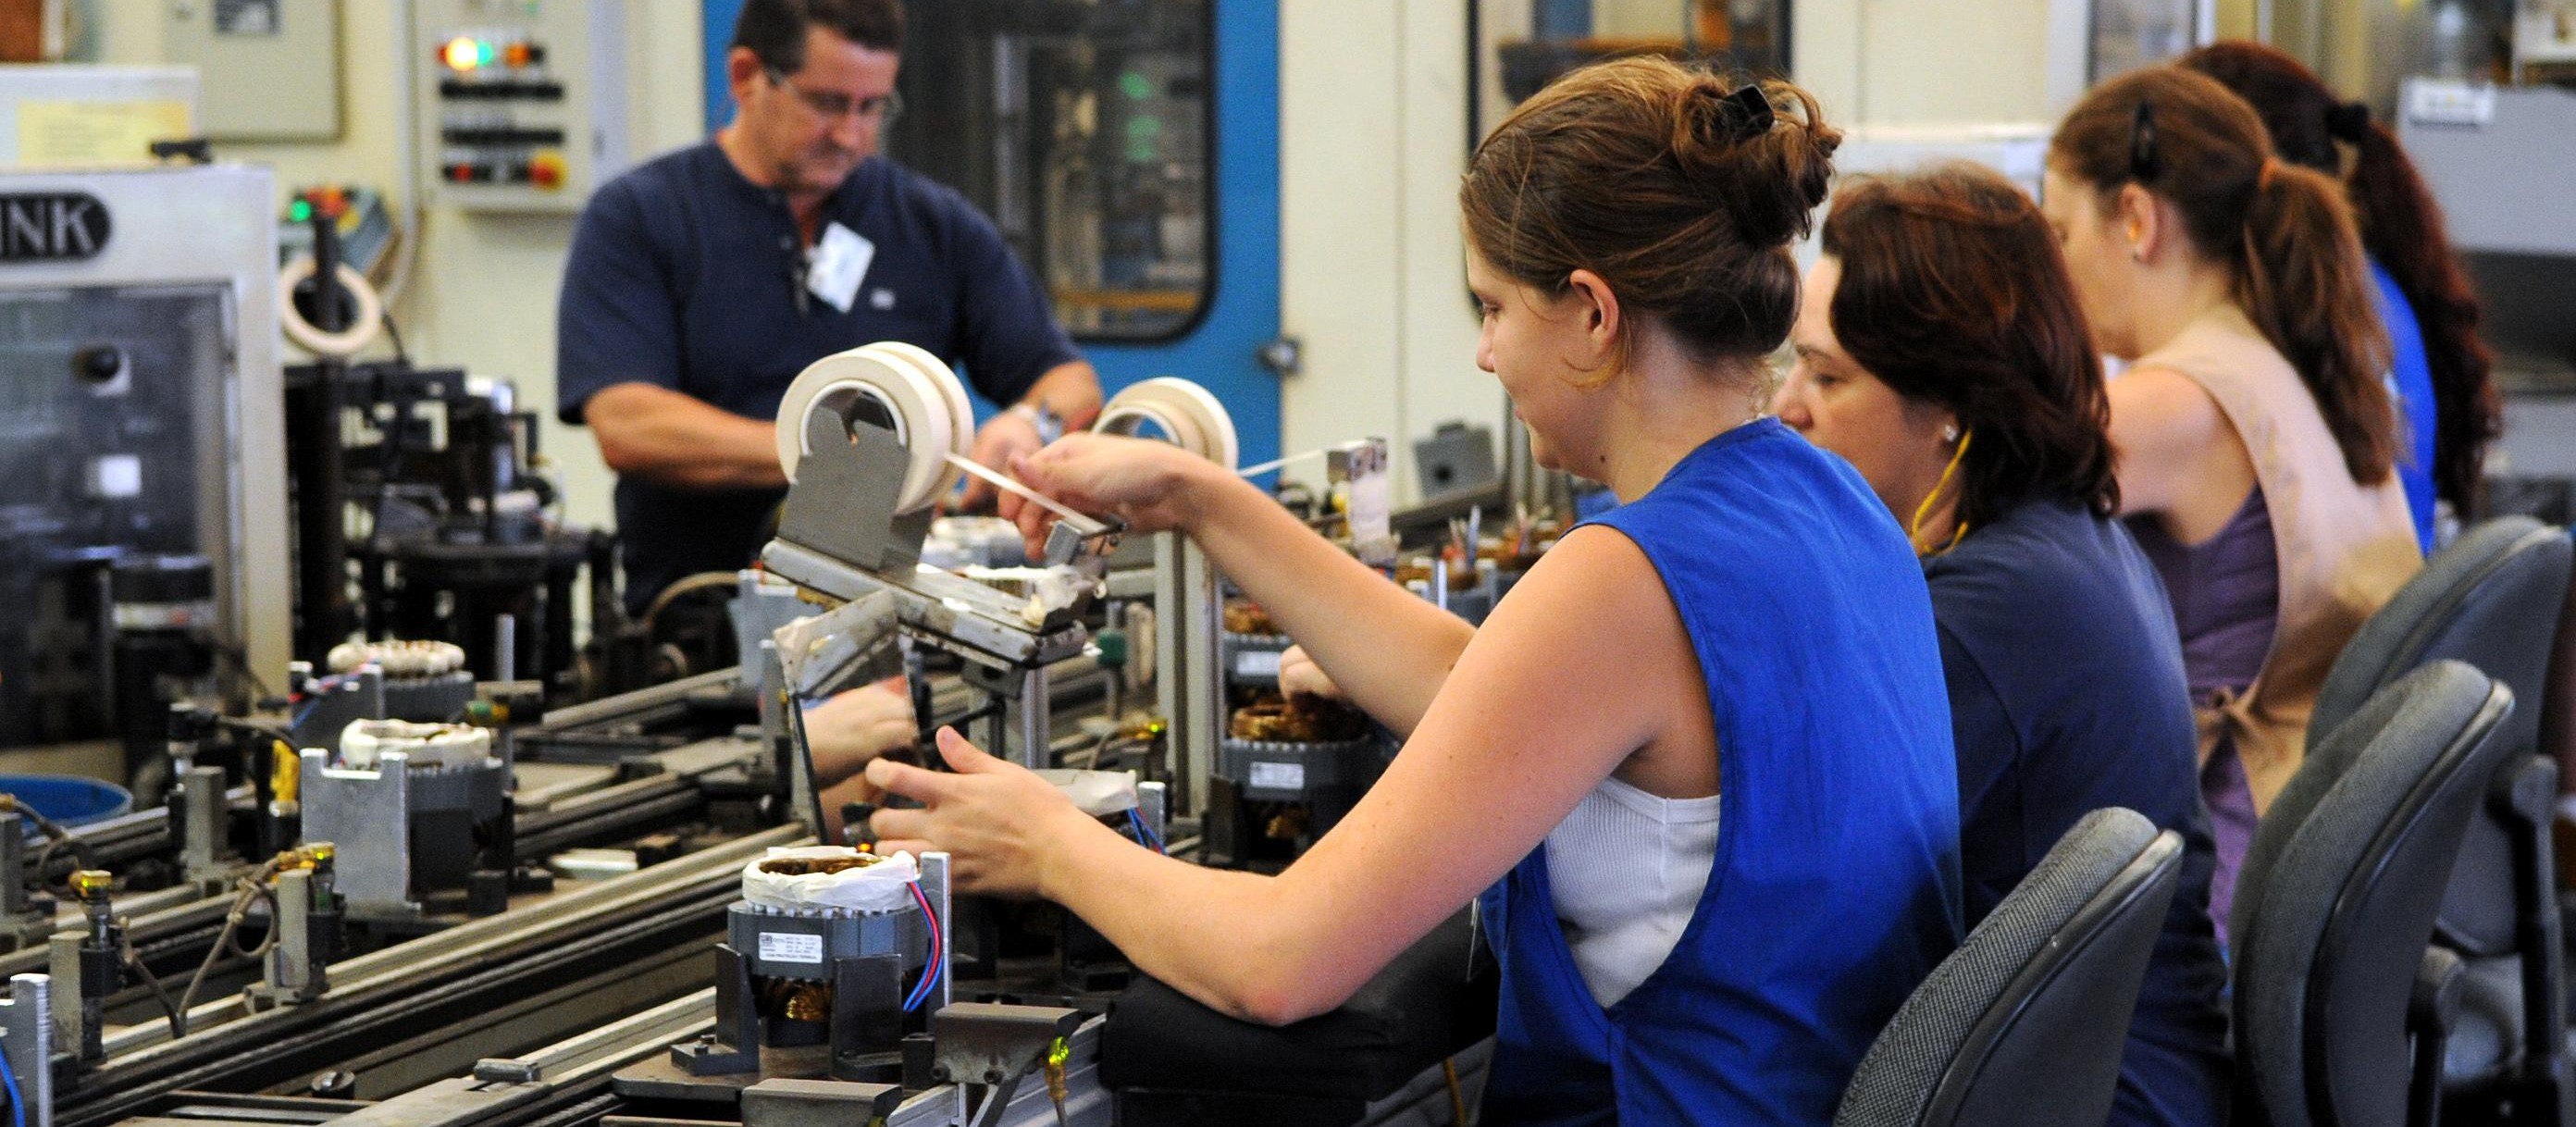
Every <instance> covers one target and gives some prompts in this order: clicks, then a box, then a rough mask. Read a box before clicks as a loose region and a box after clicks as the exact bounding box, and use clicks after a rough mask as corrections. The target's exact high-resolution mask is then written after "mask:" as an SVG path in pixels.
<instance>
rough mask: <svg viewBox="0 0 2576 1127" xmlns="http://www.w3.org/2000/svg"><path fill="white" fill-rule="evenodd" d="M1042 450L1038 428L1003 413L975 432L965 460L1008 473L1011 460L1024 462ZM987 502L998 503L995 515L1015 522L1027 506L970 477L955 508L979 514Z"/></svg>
mask: <svg viewBox="0 0 2576 1127" xmlns="http://www.w3.org/2000/svg"><path fill="white" fill-rule="evenodd" d="M1045 446H1046V443H1045V442H1044V441H1043V440H1042V439H1041V438H1040V437H1039V435H1038V425H1037V424H1036V423H1033V422H1030V421H1029V417H1028V416H1027V415H1026V414H1023V413H1021V412H1018V411H1004V412H1002V413H1000V414H998V415H995V416H993V417H992V418H990V419H988V420H985V422H984V427H983V429H981V430H978V431H976V432H975V447H974V451H973V452H972V453H970V454H968V455H967V456H968V457H970V458H973V459H974V460H975V463H976V464H977V465H980V466H984V467H986V468H988V469H995V470H1000V471H1002V472H1004V473H1008V472H1010V467H1011V460H1012V459H1014V458H1025V457H1027V456H1029V455H1031V454H1035V453H1037V452H1038V451H1039V450H1040V449H1041V448H1043V447H1045ZM988 500H991V501H996V502H997V508H996V510H995V511H996V513H997V514H998V515H999V516H1000V517H1001V518H1002V519H1003V520H1016V519H1018V518H1019V515H1020V506H1022V505H1025V504H1027V503H1028V502H1027V500H1025V499H1024V498H1021V497H1017V496H1014V495H1012V494H1009V493H1003V492H1002V491H1000V490H998V489H995V488H993V486H992V485H991V484H990V483H988V482H986V481H985V480H984V479H982V478H979V477H970V478H967V479H966V496H965V497H964V498H963V499H962V500H960V501H958V503H957V507H958V509H959V511H961V512H970V513H971V512H979V511H981V510H982V508H983V505H984V503H985V502H986V501H988Z"/></svg>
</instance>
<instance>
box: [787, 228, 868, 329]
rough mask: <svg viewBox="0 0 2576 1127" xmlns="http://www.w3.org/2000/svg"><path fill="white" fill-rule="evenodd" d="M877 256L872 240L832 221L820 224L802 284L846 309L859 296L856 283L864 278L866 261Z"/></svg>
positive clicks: (847, 309) (834, 304) (832, 303)
mask: <svg viewBox="0 0 2576 1127" xmlns="http://www.w3.org/2000/svg"><path fill="white" fill-rule="evenodd" d="M876 259H877V245H876V244H875V243H872V242H869V241H868V240H867V238H866V237H865V236H863V235H861V234H859V233H858V232H856V231H853V230H850V229H849V228H847V227H844V226H841V225H840V224H838V223H834V224H831V225H830V226H827V227H825V228H823V237H822V238H821V239H819V240H817V241H816V242H815V244H814V251H813V263H812V265H811V266H810V267H808V269H807V270H806V273H805V288H806V289H808V290H811V291H813V293H814V296H816V297H819V298H822V299H823V300H824V301H827V302H830V303H831V305H832V308H834V309H838V310H840V311H841V312H843V313H847V312H849V311H850V303H851V302H853V301H856V300H858V296H859V283H860V282H863V281H865V280H867V276H868V264H869V263H872V262H875V261H876Z"/></svg>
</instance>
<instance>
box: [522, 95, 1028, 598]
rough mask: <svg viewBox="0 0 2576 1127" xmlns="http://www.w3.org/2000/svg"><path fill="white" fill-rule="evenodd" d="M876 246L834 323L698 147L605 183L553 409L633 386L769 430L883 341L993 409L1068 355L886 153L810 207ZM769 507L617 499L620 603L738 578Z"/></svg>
mask: <svg viewBox="0 0 2576 1127" xmlns="http://www.w3.org/2000/svg"><path fill="white" fill-rule="evenodd" d="M833 223H838V224H840V225H841V226H843V227H847V228H849V229H850V230H851V231H853V232H856V233H857V234H858V235H859V236H860V237H861V238H863V239H866V240H867V241H868V242H870V243H872V244H874V245H875V255H874V257H873V258H872V259H871V260H870V264H869V266H868V270H867V274H866V275H865V277H864V278H862V279H861V281H860V284H859V291H858V294H857V297H856V298H855V299H854V300H853V301H852V302H851V303H850V308H849V310H848V311H847V312H843V311H841V310H838V309H835V308H833V307H832V306H830V305H828V304H826V303H824V302H823V300H822V299H820V298H817V297H813V296H811V295H807V297H806V298H805V299H804V300H803V301H802V302H801V303H800V301H799V299H798V297H797V292H798V290H799V288H800V287H799V283H798V279H799V277H800V274H799V271H798V267H799V266H800V265H801V264H802V262H803V260H804V250H803V244H802V242H801V240H800V238H799V236H798V233H797V230H796V223H795V220H794V218H793V217H792V216H791V215H790V214H789V213H788V210H787V204H786V200H785V197H784V196H782V195H781V194H780V193H778V192H776V191H774V190H771V189H768V188H762V187H759V186H757V185H755V184H753V183H752V182H751V181H749V180H746V179H744V178H743V176H742V173H741V172H740V171H739V170H738V169H736V168H735V167H734V165H733V162H732V161H731V160H729V159H727V158H726V156H725V155H724V151H723V150H722V149H719V148H717V147H716V145H715V143H714V142H713V141H709V142H706V143H704V144H699V145H693V146H690V147H688V148H685V149H681V150H678V151H676V152H672V153H668V154H665V155H663V156H660V157H657V158H655V159H654V160H652V161H650V162H648V163H646V164H644V165H643V166H641V167H638V168H636V169H634V170H632V171H630V172H628V173H626V174H625V175H623V176H620V177H618V178H617V179H615V180H613V181H610V182H609V183H608V184H607V185H606V186H604V187H602V188H600V190H599V191H598V193H597V194H595V195H593V196H592V197H591V200H590V203H589V205H588V206H587V207H584V208H583V209H582V213H581V223H580V226H579V227H578V228H577V229H576V230H575V231H574V234H573V242H572V255H571V259H570V261H569V262H567V263H566V264H565V267H564V283H563V294H562V298H561V303H560V305H559V306H558V308H557V314H556V344H555V403H556V413H557V414H558V415H559V416H560V417H561V418H562V419H563V421H564V422H567V423H580V422H581V421H582V410H583V408H584V407H585V406H586V405H588V403H589V402H590V397H591V396H592V395H593V394H595V393H597V392H598V391H599V390H600V389H601V388H605V387H608V386H610V385H612V384H620V383H646V384H652V385H654V386H657V387H666V388H670V389H672V390H674V391H679V392H684V393H686V394H688V395H691V396H694V397H696V398H698V399H701V400H704V401H706V402H708V403H711V404H714V405H715V406H717V407H721V408H724V409H725V410H727V411H731V412H733V413H735V414H737V415H746V416H749V417H751V418H755V419H770V418H774V417H776V416H777V414H778V403H779V400H780V399H781V397H783V396H784V395H785V394H786V392H787V385H788V384H789V383H790V382H793V381H794V380H795V378H796V374H797V373H798V372H801V371H803V370H804V369H805V366H806V365H808V364H811V363H813V362H814V361H816V360H818V359H821V358H823V357H825V356H829V355H831V354H832V353H835V352H841V351H844V350H847V349H851V348H856V347H858V346H860V345H863V344H871V343H874V342H877V341H882V340H900V341H908V342H910V343H912V344H916V345H919V346H921V347H923V348H925V349H928V350H930V351H931V352H932V353H935V354H937V355H938V356H939V357H940V358H941V359H943V360H946V361H947V362H948V363H949V364H950V365H951V366H954V367H958V368H961V369H963V374H964V375H966V376H967V377H968V378H969V379H970V380H972V381H973V383H974V385H975V387H976V389H977V390H979V391H981V392H983V393H984V396H985V398H987V399H991V400H993V401H994V402H997V403H1009V402H1013V401H1015V400H1017V399H1019V398H1020V397H1021V396H1022V395H1024V394H1026V393H1027V391H1028V388H1029V386H1030V385H1031V384H1033V383H1036V382H1037V379H1038V377H1039V376H1042V375H1044V374H1045V373H1046V372H1047V370H1048V369H1050V368H1053V367H1055V366H1056V365H1059V364H1063V363H1066V362H1068V361H1071V360H1074V359H1076V353H1075V352H1074V349H1073V343H1072V341H1071V340H1069V339H1068V338H1067V337H1066V336H1065V333H1064V330H1063V329H1062V328H1061V327H1059V326H1057V325H1056V323H1055V321H1054V320H1053V318H1052V316H1051V315H1050V314H1049V312H1048V309H1047V299H1046V293H1045V291H1044V290H1043V289H1041V288H1040V287H1039V285H1038V283H1037V279H1036V278H1034V277H1032V276H1031V275H1030V273H1029V271H1028V269H1027V268H1026V267H1024V266H1022V265H1021V264H1020V261H1019V260H1018V259H1017V258H1016V257H1014V256H1013V255H1012V253H1011V250H1010V247H1009V246H1008V245H1007V244H1005V243H1004V242H1003V241H1002V237H1001V233H1000V232H998V231H996V230H995V229H994V227H993V225H992V223H991V222H990V221H988V220H986V219H985V218H984V216H983V215H982V214H981V213H979V212H977V211H976V210H975V208H974V206H973V205H972V204H969V203H967V202H966V199H965V197H963V196H961V195H959V194H957V193H956V192H954V191H951V190H950V189H948V188H946V187H943V186H941V185H939V184H937V183H935V182H933V181H931V180H929V179H928V178H926V177H923V176H921V175H920V174H918V173H915V172H913V171H911V170H909V169H907V168H904V167H903V166H901V165H899V164H896V163H895V162H894V161H892V160H890V159H887V158H885V157H877V158H875V159H872V160H869V161H867V162H865V163H863V164H861V165H860V166H859V167H858V169H857V170H856V171H854V172H852V173H851V174H850V176H849V178H848V179H847V180H844V181H842V182H841V186H840V188H839V189H837V190H835V191H834V192H833V193H832V195H831V196H830V198H828V199H827V200H825V201H824V205H823V212H822V225H823V226H824V227H826V228H827V227H828V226H829V225H830V224H833ZM783 495H784V494H783V492H782V491H779V490H774V489H748V490H689V489H676V488H672V487H668V486H661V485H655V484H653V483H650V482H646V481H641V480H637V479H634V478H621V479H619V481H618V483H617V524H618V528H619V531H620V532H621V533H622V534H623V535H622V537H621V539H622V541H623V548H624V555H625V569H626V602H627V606H628V609H629V610H630V611H632V610H635V609H638V608H640V607H641V606H642V605H643V604H644V603H645V602H647V601H649V600H650V599H651V598H652V597H653V595H654V594H655V593H656V592H658V591H660V590H661V589H662V588H663V587H664V586H666V585H668V584H669V583H671V582H672V581H673V580H676V579H679V578H681V577H683V576H686V575H689V574H691V573H694V572H700V571H731V570H734V569H736V568H740V567H743V566H746V565H748V564H749V563H750V562H751V560H752V557H753V556H754V555H755V554H756V553H758V551H759V550H760V544H761V541H762V540H763V539H764V538H765V537H766V535H767V534H768V528H769V525H770V523H771V519H772V516H773V514H774V511H775V510H776V508H777V504H778V500H779V498H780V497H781V496H783Z"/></svg>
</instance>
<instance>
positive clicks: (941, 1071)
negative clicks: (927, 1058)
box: [930, 1064, 948, 1084]
mask: <svg viewBox="0 0 2576 1127" xmlns="http://www.w3.org/2000/svg"><path fill="white" fill-rule="evenodd" d="M930 1078H931V1079H932V1080H935V1081H938V1082H939V1083H942V1084H945V1083H947V1082H948V1066H947V1065H944V1064H934V1065H931V1066H930Z"/></svg>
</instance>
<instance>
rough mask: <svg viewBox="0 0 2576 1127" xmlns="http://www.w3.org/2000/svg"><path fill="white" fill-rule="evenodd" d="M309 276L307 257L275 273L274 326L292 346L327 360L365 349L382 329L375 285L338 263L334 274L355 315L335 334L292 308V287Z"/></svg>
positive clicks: (382, 308)
mask: <svg viewBox="0 0 2576 1127" xmlns="http://www.w3.org/2000/svg"><path fill="white" fill-rule="evenodd" d="M312 276H313V260H312V259H311V258H310V257H306V258H299V259H296V260H295V261H293V262H290V263H287V264H286V268H285V269H282V270H279V271H278V272H277V325H278V327H279V328H280V329H283V330H285V332H286V339H287V340H290V341H293V342H294V343H295V347H297V348H301V349H303V350H304V351H306V352H309V353H312V354H313V355H315V356H319V357H322V358H324V359H327V360H346V359H348V358H350V357H352V356H355V355H357V354H359V353H361V352H364V351H366V350H367V346H368V345H370V344H374V343H375V342H376V334H377V333H379V332H382V331H384V324H385V303H384V301H383V299H381V298H378V297H377V296H376V288H375V287H374V286H371V285H368V284H367V279H366V276H365V275H363V274H360V273H358V272H357V271H356V270H353V269H351V268H350V267H349V264H348V263H345V262H343V263H341V264H340V269H339V271H338V272H337V273H336V274H335V275H334V276H335V277H337V278H339V279H340V288H341V289H344V290H347V291H349V297H350V299H351V300H352V302H354V303H355V304H356V305H357V307H358V309H357V316H356V319H355V320H353V321H351V322H350V324H349V327H348V328H345V329H342V330H340V331H338V332H336V333H335V332H326V331H324V330H323V329H321V328H320V327H318V326H316V325H315V324H314V323H313V322H311V321H307V320H305V319H304V314H302V313H300V312H298V311H297V310H296V308H295V287H297V286H300V285H303V284H304V281H305V279H307V278H310V277H312Z"/></svg>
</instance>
